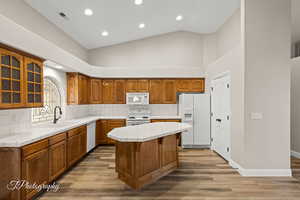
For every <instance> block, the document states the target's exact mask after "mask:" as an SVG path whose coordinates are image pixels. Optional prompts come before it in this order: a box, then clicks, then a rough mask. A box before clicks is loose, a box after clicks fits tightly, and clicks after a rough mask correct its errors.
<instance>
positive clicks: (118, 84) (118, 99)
mask: <svg viewBox="0 0 300 200" xmlns="http://www.w3.org/2000/svg"><path fill="white" fill-rule="evenodd" d="M114 94H115V99H114V103H115V104H125V103H126V81H125V80H114Z"/></svg>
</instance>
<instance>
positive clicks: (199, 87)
mask: <svg viewBox="0 0 300 200" xmlns="http://www.w3.org/2000/svg"><path fill="white" fill-rule="evenodd" d="M191 82H192V86H191V91H192V92H202V93H204V92H205V80H204V79H192V81H191Z"/></svg>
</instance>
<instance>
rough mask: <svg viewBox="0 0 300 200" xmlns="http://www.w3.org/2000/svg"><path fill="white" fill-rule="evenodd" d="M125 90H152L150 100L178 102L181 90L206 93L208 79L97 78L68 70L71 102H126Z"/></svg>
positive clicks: (69, 99) (153, 101) (163, 102)
mask: <svg viewBox="0 0 300 200" xmlns="http://www.w3.org/2000/svg"><path fill="white" fill-rule="evenodd" d="M87 88H88V90H87ZM126 92H149V96H150V104H176V103H177V93H178V92H182V93H183V92H201V93H204V92H205V79H203V78H182V79H181V78H174V79H97V78H89V77H87V76H84V75H80V74H78V73H68V103H69V104H86V103H87V102H88V103H91V104H101V103H103V104H125V103H126Z"/></svg>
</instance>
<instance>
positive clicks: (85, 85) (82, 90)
mask: <svg viewBox="0 0 300 200" xmlns="http://www.w3.org/2000/svg"><path fill="white" fill-rule="evenodd" d="M78 77H79V81H78V88H79V91H78V92H79V93H78V94H79V104H88V103H89V78H88V77H87V76H84V75H81V74H79V75H78Z"/></svg>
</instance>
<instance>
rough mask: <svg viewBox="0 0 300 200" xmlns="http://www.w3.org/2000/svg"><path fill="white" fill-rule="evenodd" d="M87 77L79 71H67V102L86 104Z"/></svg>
mask: <svg viewBox="0 0 300 200" xmlns="http://www.w3.org/2000/svg"><path fill="white" fill-rule="evenodd" d="M89 90H90V84H89V77H87V76H85V75H82V74H79V73H67V103H68V104H88V103H89V94H90V92H89Z"/></svg>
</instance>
